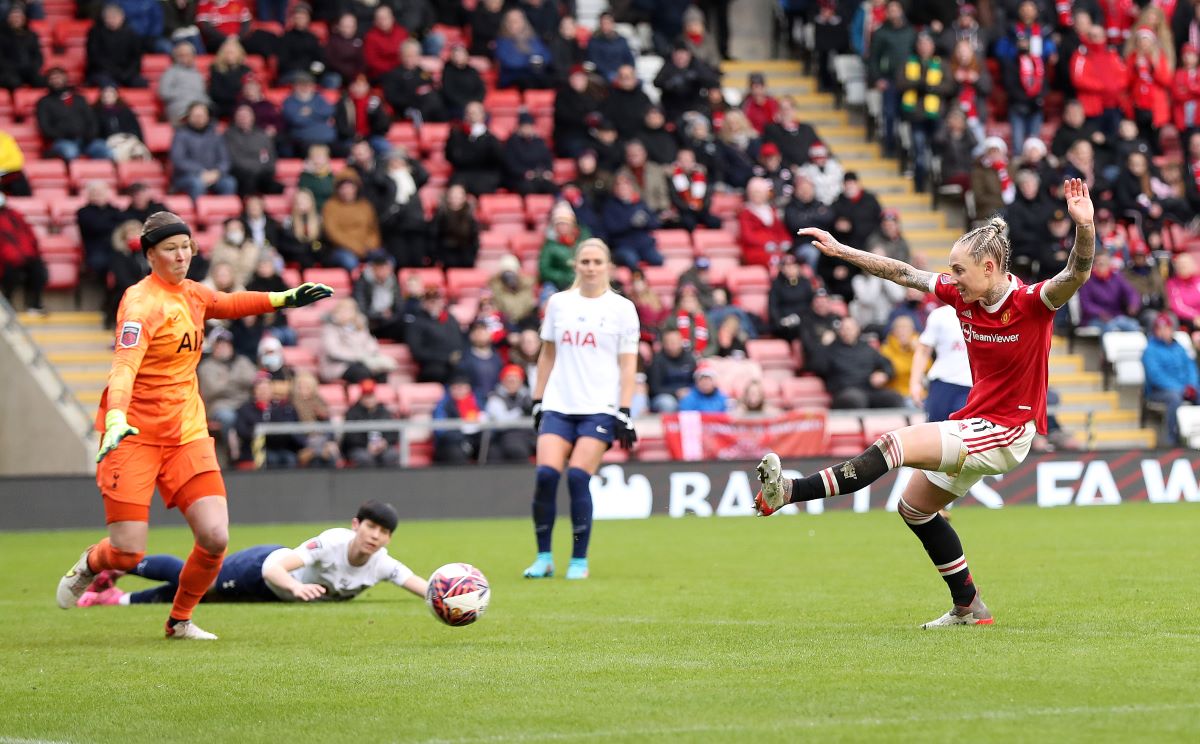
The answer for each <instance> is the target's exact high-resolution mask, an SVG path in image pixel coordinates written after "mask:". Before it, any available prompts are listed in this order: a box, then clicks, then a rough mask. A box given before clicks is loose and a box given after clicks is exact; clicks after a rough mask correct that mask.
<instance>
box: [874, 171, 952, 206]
mask: <svg viewBox="0 0 1200 744" xmlns="http://www.w3.org/2000/svg"><path fill="white" fill-rule="evenodd" d="M892 170H893V172H894V171H895V167H894V166H893V169H892ZM879 202H880V203H881V204H882V205H883V206H885V207H895V208H896V209H899V210H910V209H911V210H916V211H929V195H928V194H919V193H917V192H915V191H914V192H912V193H909V194H888V195H886V196H881V197H880V198H879ZM939 214H942V213H941V212H939Z"/></svg>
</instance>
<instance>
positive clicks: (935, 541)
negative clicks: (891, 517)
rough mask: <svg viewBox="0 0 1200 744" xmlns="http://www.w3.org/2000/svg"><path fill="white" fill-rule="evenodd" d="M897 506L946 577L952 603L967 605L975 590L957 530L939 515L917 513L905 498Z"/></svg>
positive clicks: (930, 558)
mask: <svg viewBox="0 0 1200 744" xmlns="http://www.w3.org/2000/svg"><path fill="white" fill-rule="evenodd" d="M898 508H899V511H900V516H901V517H902V518H903V519H904V523H905V524H907V525H908V528H909V529H910V530H912V531H913V534H914V535H916V536H917V537H918V538H919V539H920V540H921V544H922V545H924V546H925V552H926V553H928V554H929V560H931V561H933V566H934V568H936V569H937V570H938V573H940V574H941V575H942V578H943V579H945V581H946V586H948V587H949V588H950V596H952V597H953V598H954V604H956V605H958V606H959V607H967V606H968V605H970V604H971V601H972V600H974V599H975V595H976V593H977V590H976V588H975V581H974V580H973V579H972V578H971V570H970V569H969V568H968V567H967V558H966V555H965V554H964V553H963V547H962V542H961V541H960V540H959V539H958V533H957V532H955V531H954V528H953V527H951V526H950V523H949V522H948V521H946V518H945V517H943V516H942V515H941V514H933V515H930V514H925V513H924V512H919V511H917V510H916V509H914V508H912V507H911V506H909V505H908V504H907V503H905V501H904V499H900V503H899V506H898Z"/></svg>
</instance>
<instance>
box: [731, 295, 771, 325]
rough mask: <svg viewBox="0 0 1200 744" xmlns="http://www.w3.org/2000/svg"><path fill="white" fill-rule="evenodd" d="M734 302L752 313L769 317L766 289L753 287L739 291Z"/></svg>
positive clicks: (761, 316)
mask: <svg viewBox="0 0 1200 744" xmlns="http://www.w3.org/2000/svg"><path fill="white" fill-rule="evenodd" d="M733 304H735V305H737V306H738V307H740V308H742V309H743V310H745V311H746V312H748V313H750V314H752V315H756V316H758V317H760V318H766V317H767V307H768V298H767V293H766V291H763V290H757V289H751V290H745V291H743V292H739V293H738V294H737V295H736V296H735V298H734V302H733Z"/></svg>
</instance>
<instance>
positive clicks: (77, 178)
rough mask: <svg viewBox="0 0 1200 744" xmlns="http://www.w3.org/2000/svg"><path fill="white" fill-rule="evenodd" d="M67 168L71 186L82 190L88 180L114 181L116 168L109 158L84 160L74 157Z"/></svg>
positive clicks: (76, 189)
mask: <svg viewBox="0 0 1200 744" xmlns="http://www.w3.org/2000/svg"><path fill="white" fill-rule="evenodd" d="M67 170H68V171H69V172H70V174H71V188H72V189H73V190H75V191H82V190H83V187H84V186H85V185H86V184H87V182H88V181H106V182H108V183H110V184H112V183H116V180H117V169H116V168H114V167H113V164H112V161H111V160H86V159H84V158H76V159H75V160H72V161H71V164H70V165H69V166H68V168H67Z"/></svg>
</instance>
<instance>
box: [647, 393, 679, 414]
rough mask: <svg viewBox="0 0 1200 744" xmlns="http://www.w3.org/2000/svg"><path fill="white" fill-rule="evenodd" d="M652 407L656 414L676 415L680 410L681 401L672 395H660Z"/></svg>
mask: <svg viewBox="0 0 1200 744" xmlns="http://www.w3.org/2000/svg"><path fill="white" fill-rule="evenodd" d="M650 405H651V407H652V408H653V409H654V411H655V412H656V413H675V412H676V411H678V410H679V399H678V398H676V397H675V396H674V395H671V394H670V393H659V394H658V395H656V396H654V400H652V401H651V402H650Z"/></svg>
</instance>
